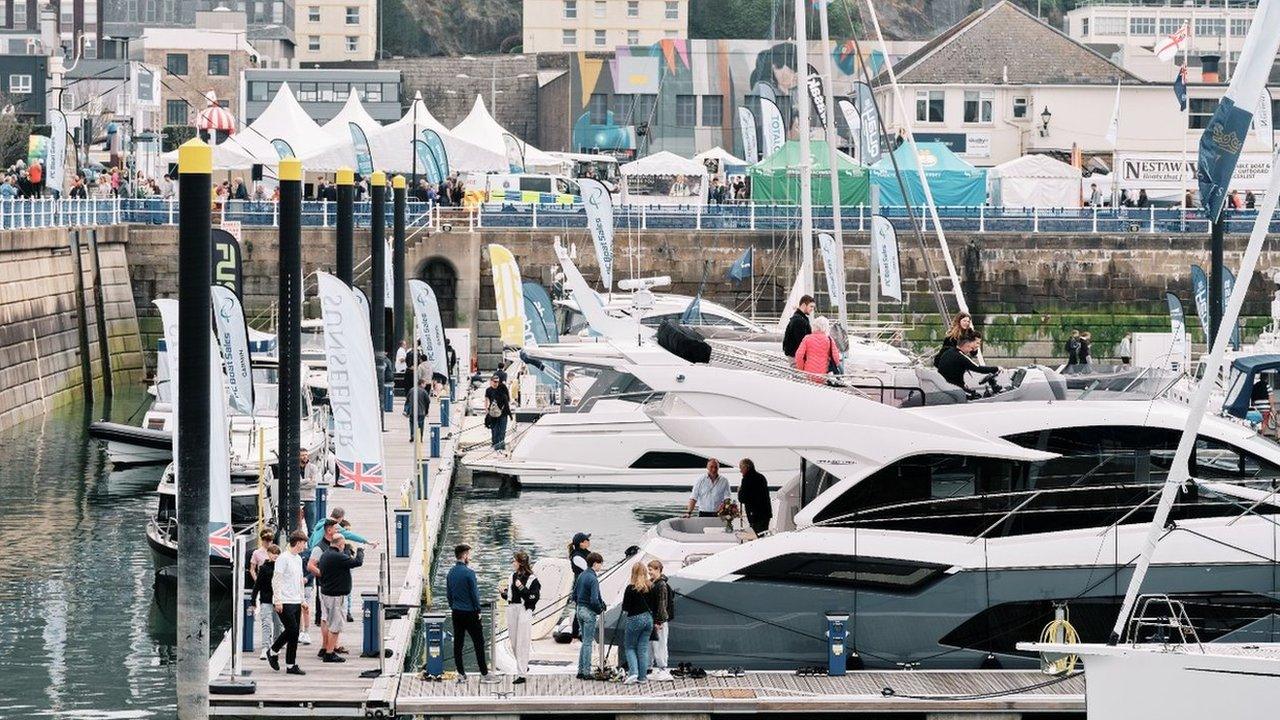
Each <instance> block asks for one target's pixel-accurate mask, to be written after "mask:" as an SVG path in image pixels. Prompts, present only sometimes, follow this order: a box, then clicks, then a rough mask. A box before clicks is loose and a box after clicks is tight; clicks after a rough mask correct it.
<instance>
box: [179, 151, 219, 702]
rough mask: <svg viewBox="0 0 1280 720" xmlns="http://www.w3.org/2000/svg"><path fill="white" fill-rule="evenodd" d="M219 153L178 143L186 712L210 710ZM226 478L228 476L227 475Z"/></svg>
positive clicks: (182, 694)
mask: <svg viewBox="0 0 1280 720" xmlns="http://www.w3.org/2000/svg"><path fill="white" fill-rule="evenodd" d="M212 173H213V152H212V150H211V149H210V148H209V146H208V145H206V144H205V143H204V142H203V141H201V140H200V139H198V138H197V139H194V140H190V141H188V142H186V143H184V144H183V145H182V147H180V148H179V149H178V457H177V462H178V466H177V470H178V488H177V494H178V497H177V499H178V508H177V515H178V614H177V631H178V656H177V661H178V669H177V689H178V718H179V719H180V720H188V719H189V720H196V719H197V718H200V719H203V718H206V717H208V714H209V480H210V478H209V407H210V405H209V402H210V398H209V391H210V387H209V362H210V357H209V337H210V333H211V332H212V321H213V315H212V308H211V301H210V292H209V277H210V275H211V273H212V262H213V261H212V258H211V252H212V245H211V239H210V234H211V233H210V231H211V227H210V223H211V221H212V218H211V209H210V202H209V198H210V194H209V190H210V183H211V181H212ZM220 480H221V481H222V482H226V481H227V478H220Z"/></svg>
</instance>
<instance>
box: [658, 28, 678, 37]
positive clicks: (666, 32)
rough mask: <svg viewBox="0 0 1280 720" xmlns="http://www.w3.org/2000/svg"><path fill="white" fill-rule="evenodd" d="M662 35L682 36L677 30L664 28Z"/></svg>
mask: <svg viewBox="0 0 1280 720" xmlns="http://www.w3.org/2000/svg"><path fill="white" fill-rule="evenodd" d="M662 36H663V37H669V38H673V37H679V36H680V33H678V32H676V31H675V30H663V31H662Z"/></svg>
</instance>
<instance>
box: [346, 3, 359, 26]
mask: <svg viewBox="0 0 1280 720" xmlns="http://www.w3.org/2000/svg"><path fill="white" fill-rule="evenodd" d="M347 24H348V25H359V24H360V8H359V7H358V6H357V7H352V6H350V5H348V6H347Z"/></svg>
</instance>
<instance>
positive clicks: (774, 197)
mask: <svg viewBox="0 0 1280 720" xmlns="http://www.w3.org/2000/svg"><path fill="white" fill-rule="evenodd" d="M809 152H810V155H811V157H812V160H811V165H812V167H813V192H812V196H813V197H812V199H813V204H814V205H820V206H828V205H830V204H831V165H830V163H829V162H828V153H827V144H826V143H825V142H822V141H819V140H813V141H810V143H809ZM836 165H837V167H838V168H839V173H840V204H841V206H843V207H849V206H857V205H865V204H867V203H868V202H870V197H871V194H870V190H869V189H868V187H869V181H868V179H867V169H866V168H865V167H863V166H862V165H859V164H858V163H856V162H854V161H853V158H850V157H849V156H848V155H845V154H844V153H842V152H838V153H836ZM748 172H749V173H750V175H751V199H752V200H753V201H755V202H758V203H777V204H779V205H799V204H800V142H799V141H797V140H788V141H787V143H786V144H785V145H783V146H782V149H780V150H778V152H776V153H774V154H772V155H770V156H769V157H767V158H765V159H764V160H761V161H760V162H758V163H756V164H755V165H752V166H751V167H750V169H749V170H748Z"/></svg>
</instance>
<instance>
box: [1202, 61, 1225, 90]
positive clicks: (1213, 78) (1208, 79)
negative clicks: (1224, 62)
mask: <svg viewBox="0 0 1280 720" xmlns="http://www.w3.org/2000/svg"><path fill="white" fill-rule="evenodd" d="M1219 59H1220V58H1219V57H1218V56H1217V55H1201V56H1200V82H1204V83H1218V82H1222V79H1221V76H1220V75H1219V74H1218V60H1219Z"/></svg>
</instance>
